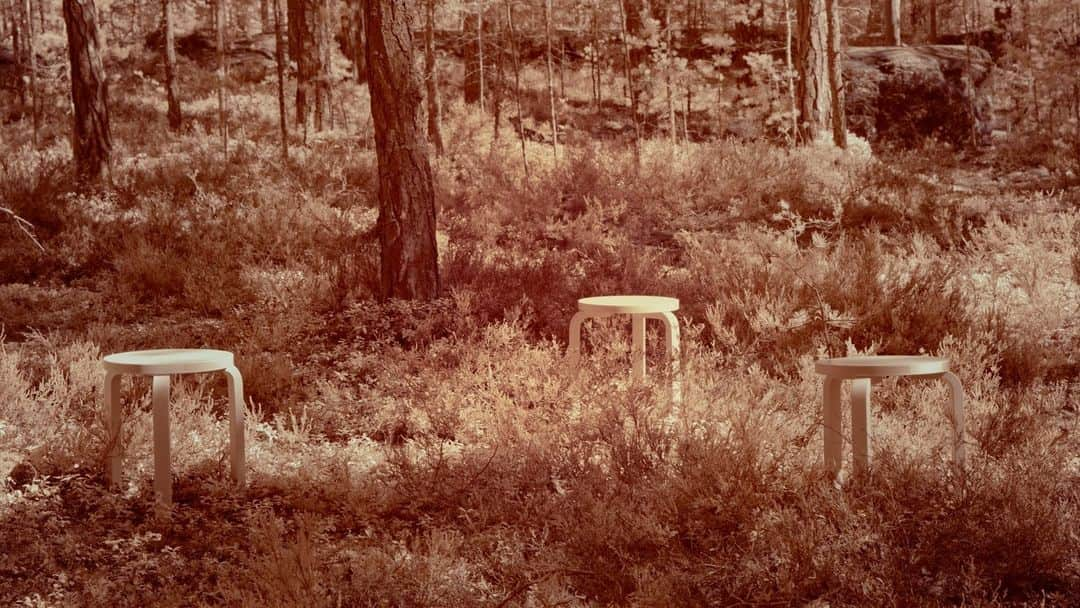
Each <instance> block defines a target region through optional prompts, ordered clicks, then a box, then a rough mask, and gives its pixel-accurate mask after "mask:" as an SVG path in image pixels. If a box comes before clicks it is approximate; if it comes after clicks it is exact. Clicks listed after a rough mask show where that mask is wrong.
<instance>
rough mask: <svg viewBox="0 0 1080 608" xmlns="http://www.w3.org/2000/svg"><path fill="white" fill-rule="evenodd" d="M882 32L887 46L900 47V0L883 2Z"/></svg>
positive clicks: (885, 0)
mask: <svg viewBox="0 0 1080 608" xmlns="http://www.w3.org/2000/svg"><path fill="white" fill-rule="evenodd" d="M882 2H883V3H884V4H883V5H882V7H881V10H882V15H881V16H882V30H883V31H884V34H885V44H889V45H892V46H900V44H901V40H900V0H882Z"/></svg>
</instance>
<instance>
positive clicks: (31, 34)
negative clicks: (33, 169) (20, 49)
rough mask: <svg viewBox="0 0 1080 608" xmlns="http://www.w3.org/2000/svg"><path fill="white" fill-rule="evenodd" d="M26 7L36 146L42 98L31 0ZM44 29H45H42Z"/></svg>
mask: <svg viewBox="0 0 1080 608" xmlns="http://www.w3.org/2000/svg"><path fill="white" fill-rule="evenodd" d="M24 6H25V7H26V56H27V58H28V61H27V65H28V66H29V71H30V101H31V106H30V115H31V116H32V117H33V122H34V132H33V140H32V141H33V144H34V148H37V146H38V131H39V130H40V129H41V117H40V114H39V113H38V108H39V107H41V99H40V96H39V95H38V88H37V57H36V56H35V53H34V28H33V27H32V26H31V24H32V23H33V19H32V18H31V15H32V7H31V6H30V0H25V1H24ZM42 31H44V30H42Z"/></svg>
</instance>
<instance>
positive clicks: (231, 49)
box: [146, 29, 276, 82]
mask: <svg viewBox="0 0 1080 608" xmlns="http://www.w3.org/2000/svg"><path fill="white" fill-rule="evenodd" d="M230 36H232V37H231V38H230V39H229V40H228V43H227V47H226V49H225V57H226V61H227V63H228V69H229V75H230V77H231V78H233V79H234V80H238V81H241V82H260V81H262V80H263V79H265V78H267V77H268V76H270V75H272V74H273V73H274V70H275V69H276V67H275V64H274V33H273V32H268V33H263V34H254V35H251V36H233V35H232V34H230ZM163 44H164V36H163V35H162V33H161V30H160V29H158V30H155V31H154V32H151V33H150V35H148V36H147V37H146V48H148V49H150V50H152V51H155V52H159V53H160V52H161V48H162V45H163ZM176 53H177V54H178V55H180V56H181V57H184V58H186V59H188V60H190V61H193V62H195V63H197V64H199V66H200V67H202V68H204V69H207V70H215V69H217V34H216V33H215V32H214V31H213V30H211V29H199V30H195V31H193V32H190V33H188V34H183V35H178V36H177V37H176Z"/></svg>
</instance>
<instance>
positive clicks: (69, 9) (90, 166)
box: [63, 0, 112, 181]
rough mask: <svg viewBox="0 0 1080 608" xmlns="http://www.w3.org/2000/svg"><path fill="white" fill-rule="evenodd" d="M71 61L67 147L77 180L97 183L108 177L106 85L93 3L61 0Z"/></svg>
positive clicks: (109, 141)
mask: <svg viewBox="0 0 1080 608" xmlns="http://www.w3.org/2000/svg"><path fill="white" fill-rule="evenodd" d="M63 10H64V25H65V27H66V29H67V38H68V58H69V60H70V61H71V101H72V105H73V107H74V111H75V122H74V132H73V135H72V138H71V148H72V151H73V152H74V159H75V169H76V172H77V173H78V175H79V177H80V179H83V180H86V181H100V180H101V179H103V178H107V177H108V175H109V164H110V162H111V156H112V135H111V133H110V132H109V86H108V83H107V81H106V79H105V68H104V66H103V65H102V63H101V55H100V46H99V41H98V26H97V10H96V9H95V7H94V0H63Z"/></svg>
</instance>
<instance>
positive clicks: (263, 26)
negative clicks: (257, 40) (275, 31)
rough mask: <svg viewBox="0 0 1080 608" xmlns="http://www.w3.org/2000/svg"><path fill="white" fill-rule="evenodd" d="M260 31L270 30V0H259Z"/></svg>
mask: <svg viewBox="0 0 1080 608" xmlns="http://www.w3.org/2000/svg"><path fill="white" fill-rule="evenodd" d="M259 31H260V32H268V31H270V0H259Z"/></svg>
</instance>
